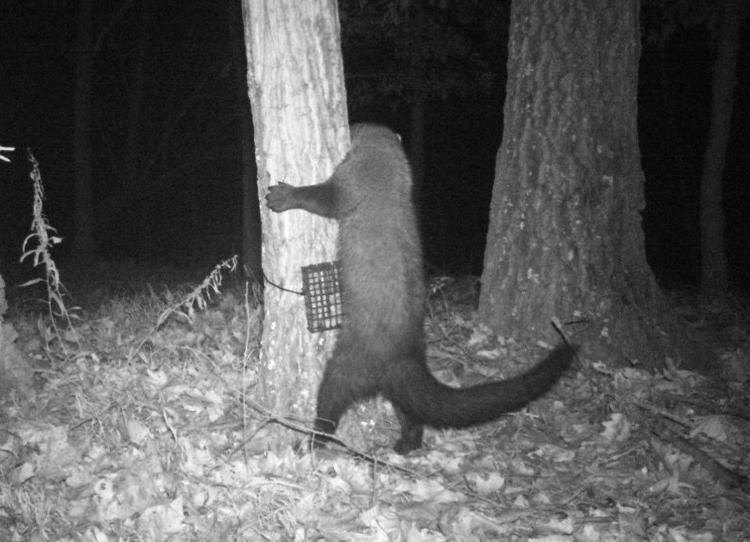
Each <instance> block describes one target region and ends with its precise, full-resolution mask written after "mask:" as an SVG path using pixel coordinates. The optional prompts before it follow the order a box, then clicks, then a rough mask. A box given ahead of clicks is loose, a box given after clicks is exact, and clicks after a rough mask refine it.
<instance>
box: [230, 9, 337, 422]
mask: <svg viewBox="0 0 750 542" xmlns="http://www.w3.org/2000/svg"><path fill="white" fill-rule="evenodd" d="M242 6H243V18H244V21H245V44H246V53H247V65H248V91H249V95H250V104H251V106H252V117H253V125H254V132H255V156H256V161H257V167H258V188H259V192H260V194H261V221H262V224H263V269H264V270H265V274H266V276H267V277H268V279H269V280H270V281H273V282H274V283H275V284H278V285H281V286H283V287H285V288H289V289H292V290H300V289H301V275H300V267H301V266H304V265H308V264H312V263H318V262H324V261H330V260H333V258H334V249H335V246H334V235H335V232H336V226H335V223H334V222H333V221H330V220H325V219H323V218H320V217H317V216H314V215H312V214H310V213H306V212H304V211H289V212H287V213H282V214H275V215H272V214H271V213H270V212H269V210H268V209H267V208H266V206H265V202H264V201H263V198H262V196H263V195H264V194H265V193H266V190H267V187H268V186H269V185H270V184H276V183H279V182H286V183H289V184H293V185H304V184H313V183H318V182H321V181H322V180H325V179H326V178H327V177H328V176H329V175H330V174H331V172H332V171H333V169H334V167H335V165H336V164H337V163H338V162H339V161H340V160H341V159H342V158H343V156H344V154H345V151H346V149H347V146H348V138H349V136H348V127H347V114H346V95H345V91H344V72H343V62H342V58H341V45H340V28H339V20H338V11H337V7H336V1H335V0H306V1H305V2H299V1H298V0H243V3H242ZM264 310H265V315H264V321H263V337H262V345H261V359H260V380H259V384H260V386H261V388H262V393H263V399H264V401H265V404H266V405H267V406H268V407H269V408H270V409H271V410H273V411H274V412H276V413H278V414H279V415H284V414H295V415H299V416H304V417H305V418H307V419H309V420H312V419H313V417H314V408H313V399H314V398H315V390H316V388H317V383H318V382H319V380H320V374H321V371H322V368H323V363H324V358H325V356H326V354H327V351H328V350H329V345H330V343H331V341H330V340H329V339H330V338H331V336H330V334H323V335H313V334H310V333H308V332H307V330H306V323H305V314H304V308H303V301H302V298H301V297H300V296H298V295H295V294H293V293H289V292H285V291H282V290H280V289H279V288H277V287H275V286H273V285H270V284H268V283H267V284H266V287H265V290H264Z"/></svg>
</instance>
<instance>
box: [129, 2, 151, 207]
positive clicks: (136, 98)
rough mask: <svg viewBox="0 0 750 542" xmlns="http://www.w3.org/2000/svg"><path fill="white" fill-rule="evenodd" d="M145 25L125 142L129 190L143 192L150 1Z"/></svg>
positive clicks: (136, 58) (143, 13)
mask: <svg viewBox="0 0 750 542" xmlns="http://www.w3.org/2000/svg"><path fill="white" fill-rule="evenodd" d="M141 10H142V11H141V23H140V29H139V30H140V34H139V35H138V42H137V43H136V48H135V55H134V58H133V60H132V63H131V69H130V73H131V77H130V88H128V128H127V130H128V131H127V139H126V141H125V164H124V165H125V167H124V170H125V179H124V182H125V189H126V190H127V191H130V192H131V193H140V188H141V187H140V185H141V184H142V183H143V181H142V179H141V171H140V165H141V153H140V150H141V123H142V118H141V110H142V108H143V93H144V83H145V64H146V47H147V44H148V36H149V30H150V28H151V20H152V17H153V12H152V5H151V3H150V2H143V4H142V5H141Z"/></svg>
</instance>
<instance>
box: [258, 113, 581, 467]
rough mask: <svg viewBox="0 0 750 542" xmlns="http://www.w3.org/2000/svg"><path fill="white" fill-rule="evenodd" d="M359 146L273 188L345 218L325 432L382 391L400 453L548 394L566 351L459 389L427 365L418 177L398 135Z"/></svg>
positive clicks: (356, 134) (283, 198)
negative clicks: (312, 177) (333, 163)
mask: <svg viewBox="0 0 750 542" xmlns="http://www.w3.org/2000/svg"><path fill="white" fill-rule="evenodd" d="M351 137H352V146H351V150H350V151H349V153H348V154H347V155H346V157H345V159H344V161H343V162H341V164H339V166H338V167H337V168H336V170H335V171H334V172H333V175H332V176H331V178H330V179H328V180H327V181H325V182H324V183H321V184H317V185H313V186H306V187H292V186H289V185H287V184H280V185H277V186H273V187H271V189H270V192H269V194H268V196H267V198H266V199H267V203H268V206H269V207H270V208H271V209H272V210H273V211H276V212H281V211H286V210H287V209H304V210H307V211H309V212H312V213H315V214H319V215H322V216H326V217H331V218H335V219H337V220H338V221H339V226H340V231H339V249H338V250H339V252H338V253H339V258H340V259H341V262H342V281H343V296H344V297H343V305H344V313H345V315H346V321H345V323H344V326H343V328H342V330H341V331H340V333H339V336H338V340H337V342H336V346H335V348H334V351H333V355H332V356H331V359H330V360H328V363H327V365H326V368H325V373H324V374H323V380H322V382H321V384H320V389H319V390H318V411H317V420H316V422H315V428H316V430H318V431H320V432H323V433H329V434H333V433H334V432H335V430H336V427H337V425H338V422H339V420H340V418H341V416H342V414H343V413H344V411H345V410H346V409H347V408H349V406H351V405H352V404H353V403H354V402H356V401H358V400H361V399H366V398H369V397H374V396H375V395H382V396H383V397H385V398H386V399H388V400H389V401H391V403H393V406H394V408H395V410H396V413H397V415H398V418H399V421H400V423H401V438H400V439H399V440H398V442H397V443H396V447H395V448H396V451H397V452H399V453H407V452H409V451H411V450H414V449H416V448H419V447H420V446H421V445H422V431H423V426H424V425H430V426H432V427H465V426H468V425H473V424H478V423H482V422H486V421H489V420H493V419H495V418H497V417H498V416H500V415H502V414H504V413H506V412H509V411H512V410H516V409H518V408H520V407H522V406H524V405H525V404H526V403H528V402H529V401H531V400H532V399H534V398H536V397H538V396H539V395H541V394H543V393H544V392H545V391H547V389H548V388H549V387H550V386H552V385H553V384H554V383H555V381H556V380H557V379H558V378H559V376H560V375H561V374H562V372H563V371H564V370H565V369H566V368H567V367H568V366H569V365H570V362H571V361H572V358H573V354H574V350H573V349H572V348H571V347H568V346H560V347H558V348H557V349H556V350H554V351H553V352H551V353H550V354H549V355H548V356H547V358H546V359H545V360H544V361H542V362H541V363H539V364H538V365H537V366H535V367H534V368H532V369H531V370H530V371H528V372H526V373H524V374H522V375H519V376H517V377H514V378H511V379H509V380H505V381H501V382H493V383H489V384H482V385H479V386H474V387H470V388H463V389H456V388H451V387H448V386H445V385H443V384H441V383H440V382H438V381H437V380H436V379H435V378H434V377H433V376H432V374H431V373H430V371H429V369H428V368H427V364H426V361H425V342H424V331H423V326H424V318H425V315H424V310H425V284H424V279H423V269H422V247H421V245H420V242H419V234H418V231H417V223H416V217H415V213H414V205H413V203H412V196H411V191H412V178H411V172H410V170H409V164H408V162H407V159H406V156H405V155H404V151H403V149H402V147H401V143H400V141H399V138H398V136H397V135H395V134H394V133H393V132H391V131H390V130H388V129H387V128H384V127H382V126H376V125H368V124H358V125H354V126H352V130H351Z"/></svg>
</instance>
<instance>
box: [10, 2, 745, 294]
mask: <svg viewBox="0 0 750 542" xmlns="http://www.w3.org/2000/svg"><path fill="white" fill-rule="evenodd" d="M105 4H106V5H105ZM227 4H228V3H227V2H222V1H219V0H214V1H203V2H194V3H193V2H191V3H189V4H186V3H183V2H162V3H158V4H157V5H159V8H158V9H156V10H155V12H154V13H155V16H154V19H153V21H152V27H151V31H150V32H149V38H148V42H147V52H146V63H145V70H146V86H145V98H144V99H145V101H144V108H145V110H144V119H145V121H144V125H143V132H142V138H141V142H140V151H141V155H142V160H144V161H145V162H148V161H149V160H150V157H151V156H152V155H153V152H154V149H155V148H157V147H158V142H159V138H160V137H161V134H162V133H163V127H164V125H165V123H166V122H167V121H168V119H170V118H175V115H178V116H179V123H178V127H177V129H176V130H175V131H174V133H173V135H172V137H171V138H170V140H169V144H168V145H167V147H166V149H165V150H164V152H163V153H160V156H159V158H158V160H156V161H155V164H156V165H154V167H152V169H151V170H150V172H149V175H148V176H147V183H146V186H145V187H142V188H141V189H139V190H138V193H137V194H133V193H129V192H128V190H129V188H128V187H127V186H124V185H123V175H122V172H123V169H124V164H123V156H124V153H123V148H124V144H125V119H126V110H127V100H126V96H127V89H128V84H129V83H130V82H131V81H132V78H131V75H130V74H131V72H130V70H131V68H130V66H131V65H132V60H133V58H134V55H135V50H134V46H135V37H136V36H137V35H138V32H140V26H139V25H140V20H141V19H140V18H139V15H138V12H139V9H140V5H139V2H134V4H133V7H132V8H131V10H130V12H129V13H127V14H126V15H125V17H123V18H122V20H121V21H119V22H118V24H116V25H114V26H113V27H112V28H111V29H110V31H109V33H108V35H107V37H106V39H105V40H104V41H103V48H102V50H101V51H100V54H99V55H98V56H97V57H96V62H95V74H94V78H95V79H94V90H93V97H92V104H93V130H94V132H93V137H92V140H93V156H92V158H93V163H94V201H95V211H96V212H97V215H96V217H95V220H96V224H97V225H96V232H95V236H96V241H97V247H98V249H97V257H98V258H100V259H102V260H110V261H128V262H131V263H132V262H136V264H140V263H143V264H149V265H158V264H171V265H178V266H185V267H189V266H193V267H194V266H206V268H208V267H209V266H211V265H212V264H213V263H216V262H217V261H219V260H220V259H222V258H225V257H228V256H230V255H232V254H235V253H238V252H239V251H240V228H241V214H240V213H241V208H240V203H241V183H240V128H239V122H238V115H240V111H241V108H240V106H239V103H238V98H237V96H238V95H237V90H236V82H237V79H236V78H235V76H234V74H236V70H242V71H244V70H245V66H244V50H242V49H239V50H238V48H237V47H236V45H237V43H236V42H234V43H233V42H232V40H231V39H230V34H231V32H230V31H229V28H230V27H229V25H230V24H235V25H240V24H241V22H240V20H239V17H240V12H239V7H238V6H234V7H233V8H231V9H234V15H235V17H234V19H233V18H232V17H233V15H232V13H231V9H228V8H227ZM478 4H479V5H480V6H481V4H482V2H479V3H478ZM487 5H489V4H487ZM487 5H486V6H485V7H487ZM95 6H96V7H95V13H94V32H95V38H96V36H97V33H98V31H100V30H101V29H102V28H103V27H105V26H106V24H107V23H108V21H110V20H111V19H112V15H113V13H114V12H115V11H116V9H117V7H119V4H117V3H110V2H107V3H101V4H100V3H98V2H95ZM188 6H189V7H188ZM498 13H499V14H500V16H499V17H496V18H495V19H494V20H493V21H492V22H493V24H494V28H486V27H485V28H483V29H479V30H477V29H478V28H479V26H480V25H479V24H477V25H472V24H471V20H470V18H469V20H468V22H467V21H466V20H464V21H463V22H462V23H461V24H460V25H457V28H458V30H460V31H465V32H466V33H467V35H468V36H469V37H470V39H471V41H472V43H474V44H475V45H476V46H477V49H478V51H479V54H480V56H481V55H484V56H483V58H482V63H483V64H482V65H483V66H484V69H485V70H487V72H488V73H491V74H492V78H491V83H490V84H489V85H488V86H487V87H486V88H484V89H483V90H482V92H481V93H479V94H467V93H466V92H453V91H449V92H447V93H445V95H444V96H442V97H432V98H430V99H429V100H428V102H427V113H426V134H425V182H424V185H423V187H422V191H421V195H420V216H421V220H422V226H423V228H422V229H423V236H424V243H425V249H426V254H427V259H428V262H429V265H430V268H431V270H433V271H439V272H446V273H450V274H458V273H474V274H479V273H480V272H481V269H482V257H483V251H484V243H485V235H486V229H487V222H488V210H489V201H490V196H491V190H492V182H493V177H494V167H495V154H496V152H497V149H498V147H499V145H500V138H501V134H502V107H503V95H504V88H505V73H504V71H505V57H506V54H507V51H506V43H505V41H504V40H505V39H507V24H508V22H507V4H506V8H505V9H504V10H502V11H501V12H495V14H496V15H497V14H498ZM644 13H645V10H644ZM1 15H2V16H1V17H0V145H6V146H8V145H10V146H16V147H17V148H18V149H19V150H18V151H17V152H16V153H14V154H12V155H10V156H11V157H12V159H13V163H12V164H5V163H0V242H2V243H3V245H2V247H0V248H1V250H0V272H2V273H3V274H4V275H6V277H7V276H11V277H14V276H17V274H18V270H17V267H18V266H17V265H16V262H17V259H18V256H19V255H20V245H21V241H22V239H23V237H24V236H25V235H26V234H27V232H28V227H29V224H30V221H31V197H32V190H31V182H30V180H29V178H28V173H29V170H30V166H29V163H28V161H27V160H26V157H25V151H24V149H26V148H30V149H31V151H32V152H33V153H34V155H35V156H36V158H37V159H38V160H39V163H40V166H41V171H42V178H43V181H44V185H45V188H46V194H47V198H46V202H45V213H46V215H47V217H48V219H49V221H50V223H51V224H52V225H53V226H55V227H56V228H57V229H58V230H59V233H60V235H62V236H63V237H70V236H71V235H72V234H73V211H74V209H73V155H74V153H73V128H74V125H73V89H74V84H75V66H76V64H75V63H76V52H75V37H76V28H77V3H76V2H68V1H31V2H28V3H27V2H23V3H21V2H14V3H10V5H8V4H6V5H5V6H4V7H3V11H2V14H1ZM353 17H354V14H349V17H348V18H347V17H342V21H343V22H342V25H343V27H344V34H346V31H347V25H348V24H353V23H352V21H353ZM231 21H234V22H231ZM485 22H486V21H485ZM503 25H504V26H503ZM646 26H647V25H646V24H644V33H645V34H647V33H648V28H646ZM240 35H241V34H240ZM647 38H648V36H645V37H644V40H643V52H642V58H641V69H640V85H639V119H638V120H639V130H640V144H641V153H642V166H643V169H644V172H645V174H646V198H647V207H646V209H645V211H644V230H645V233H646V245H647V246H646V249H647V256H648V260H649V263H650V264H651V266H652V268H653V269H654V271H655V273H656V275H657V278H659V279H660V280H661V281H662V283H664V284H666V285H670V286H671V285H696V284H697V283H698V279H699V275H698V273H699V261H700V260H699V257H700V254H699V238H698V194H699V180H700V173H701V164H702V160H703V153H704V149H705V144H706V134H707V131H708V121H709V108H710V98H711V94H710V90H711V68H712V62H713V56H712V52H711V49H710V36H709V34H708V31H707V30H706V27H705V25H697V26H695V27H693V28H689V29H680V28H678V29H677V30H676V31H675V32H674V33H673V34H672V35H671V37H670V38H669V39H668V40H667V41H666V43H665V44H664V45H663V46H657V45H655V44H654V43H652V42H651V41H650V40H649V39H647ZM746 38H747V31H746V30H745V29H743V42H744V41H745V39H746ZM487 51H490V53H487ZM370 53H372V51H370ZM344 58H345V70H346V74H347V86H348V87H349V90H350V92H349V101H350V104H349V111H350V119H351V120H352V121H353V122H356V121H360V120H370V121H377V122H382V123H384V124H387V125H389V126H391V127H392V128H394V129H395V130H397V131H398V132H399V133H401V134H402V136H404V138H405V139H406V140H407V141H406V143H407V146H408V137H409V126H408V118H409V105H408V97H407V96H405V95H404V94H399V93H398V92H396V93H391V94H378V93H377V92H371V93H370V94H369V95H367V96H363V95H362V93H366V92H367V91H366V90H364V91H363V90H357V89H358V87H357V86H356V85H355V84H353V82H354V81H356V80H357V79H356V77H353V75H354V76H356V74H359V73H362V72H363V71H367V70H370V69H372V63H373V59H372V54H367V51H364V52H363V49H362V48H357V47H355V45H353V44H352V42H351V41H347V40H345V45H344ZM388 60H389V59H388V56H387V55H385V56H384V57H382V58H379V59H378V60H377V62H380V63H381V64H382V63H387V62H388ZM467 77H468V76H467ZM749 77H750V62H749V61H748V56H747V54H745V52H744V49H741V51H740V57H739V65H738V84H737V88H736V94H735V112H734V118H733V126H732V137H731V141H730V146H729V150H728V156H727V163H726V170H725V174H724V183H725V211H726V215H727V224H726V235H727V255H728V258H729V266H730V280H731V281H732V282H733V285H734V286H735V287H739V288H743V289H744V288H747V287H748V286H750V273H748V271H747V269H748V266H749V265H750V254H749V251H748V250H746V248H745V247H746V246H747V244H748V241H750V218H749V216H748V215H749V213H748V204H747V201H748V197H749V196H750V182H748V177H747V172H748V161H749V160H750V158H749V154H750V153H748V149H747V143H746V138H745V136H744V134H745V133H750V130H749V129H748V128H750V127H749V126H748V125H750V118H749V117H750V107H748V104H750V100H748V96H747V95H748V89H750V85H748V78H749ZM196 89H199V91H198V92H196ZM245 96H246V94H245ZM131 192H132V191H131ZM113 194H127V196H128V197H127V198H124V197H123V198H122V199H121V200H119V201H125V200H126V199H127V200H128V204H127V205H126V206H124V207H123V208H118V205H117V203H118V199H117V198H119V196H118V197H117V198H116V197H114V196H113ZM105 209H106V215H103V213H105V211H104V210H105ZM69 250H70V243H63V244H62V245H61V246H60V247H59V248H57V249H55V253H54V256H55V258H56V259H57V258H60V260H61V261H64V260H65V257H66V255H67V251H69Z"/></svg>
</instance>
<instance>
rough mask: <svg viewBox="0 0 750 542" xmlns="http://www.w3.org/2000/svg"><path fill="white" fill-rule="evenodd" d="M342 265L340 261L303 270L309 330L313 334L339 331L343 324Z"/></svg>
mask: <svg viewBox="0 0 750 542" xmlns="http://www.w3.org/2000/svg"><path fill="white" fill-rule="evenodd" d="M340 275H341V264H340V262H338V261H335V262H324V263H319V264H314V265H307V266H305V267H303V268H302V293H303V295H304V296H305V314H306V315H307V329H308V331H310V332H311V333H315V332H317V331H326V330H328V329H337V328H339V327H341V324H342V322H343V312H342V305H341V280H340Z"/></svg>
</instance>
